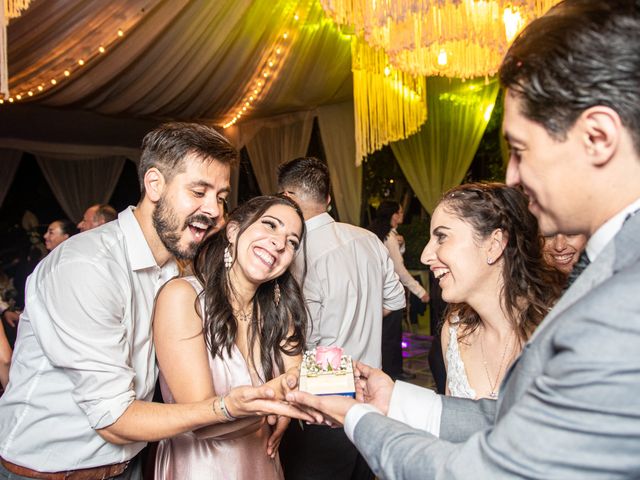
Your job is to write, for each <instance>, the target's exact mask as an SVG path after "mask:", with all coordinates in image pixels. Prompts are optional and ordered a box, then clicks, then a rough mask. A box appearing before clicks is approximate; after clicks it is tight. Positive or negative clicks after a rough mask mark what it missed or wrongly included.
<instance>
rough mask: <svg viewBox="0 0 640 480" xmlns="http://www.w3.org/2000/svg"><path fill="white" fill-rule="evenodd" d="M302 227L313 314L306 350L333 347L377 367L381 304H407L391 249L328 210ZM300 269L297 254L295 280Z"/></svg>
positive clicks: (306, 290)
mask: <svg viewBox="0 0 640 480" xmlns="http://www.w3.org/2000/svg"><path fill="white" fill-rule="evenodd" d="M305 225H306V227H307V234H306V239H305V243H306V252H307V276H306V278H305V280H304V296H305V300H306V302H307V307H308V308H309V313H310V316H311V321H310V331H309V332H308V335H307V348H309V349H313V348H315V347H316V346H318V345H326V346H329V345H336V346H339V347H342V348H344V350H345V353H347V354H349V355H351V356H352V357H353V359H355V360H360V361H362V362H364V363H366V364H368V365H371V366H374V367H376V368H379V367H380V365H381V364H382V353H381V349H382V347H381V345H382V311H383V308H384V309H387V310H400V309H401V308H404V306H405V298H404V288H403V287H402V284H401V283H400V281H399V280H398V275H397V274H396V273H395V272H394V269H393V262H392V261H391V258H389V252H388V251H387V249H386V248H385V246H384V245H383V244H382V242H381V241H380V240H379V239H378V237H376V236H375V235H374V234H373V233H372V232H370V231H368V230H365V229H364V228H360V227H356V226H353V225H349V224H346V223H337V222H336V221H335V220H334V219H333V218H332V217H331V216H330V215H329V214H328V213H322V214H320V215H317V216H315V217H313V218H310V219H309V220H307V221H306V222H305ZM301 269H302V256H301V255H299V256H298V257H297V258H296V261H295V264H294V270H293V271H294V274H295V275H296V277H297V278H300V275H301Z"/></svg>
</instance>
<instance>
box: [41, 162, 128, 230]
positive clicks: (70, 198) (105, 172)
mask: <svg viewBox="0 0 640 480" xmlns="http://www.w3.org/2000/svg"><path fill="white" fill-rule="evenodd" d="M36 159H37V160H38V165H40V168H41V170H42V173H44V176H45V178H46V179H47V183H48V184H49V186H50V187H51V190H52V191H53V194H54V196H55V197H56V199H57V200H58V202H59V203H60V206H61V207H62V209H63V210H64V212H65V213H66V214H67V216H68V217H69V219H71V220H72V221H74V222H78V221H80V219H81V218H82V215H83V214H84V211H85V210H86V209H87V207H89V206H91V205H93V204H96V203H106V202H108V201H109V198H111V195H112V194H113V190H114V189H115V187H116V183H117V182H118V179H119V178H120V174H121V173H122V168H123V166H124V162H125V158H124V157H120V156H116V157H103V158H84V159H74V160H64V159H61V158H59V157H56V156H49V155H42V154H36Z"/></svg>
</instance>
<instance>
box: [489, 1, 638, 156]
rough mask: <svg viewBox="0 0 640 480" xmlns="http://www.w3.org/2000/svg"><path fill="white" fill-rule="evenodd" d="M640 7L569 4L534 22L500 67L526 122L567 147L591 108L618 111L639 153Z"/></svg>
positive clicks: (611, 3)
mask: <svg viewBox="0 0 640 480" xmlns="http://www.w3.org/2000/svg"><path fill="white" fill-rule="evenodd" d="M638 32H640V2H638V1H634V0H607V1H606V2H605V1H593V0H566V1H564V2H561V3H559V4H558V5H556V6H555V7H553V8H552V9H551V10H549V12H548V13H547V14H546V15H544V16H543V17H540V18H538V19H536V20H534V21H533V22H531V23H530V24H529V25H528V26H527V27H526V28H525V29H524V30H523V31H522V33H521V34H520V35H519V36H518V37H517V38H516V40H515V41H514V42H513V44H512V45H511V47H510V48H509V50H508V52H507V54H506V56H505V59H504V61H503V63H502V65H501V66H500V70H499V73H498V74H499V77H500V82H501V83H502V85H503V86H504V87H506V88H508V89H509V90H510V91H512V92H514V93H515V94H516V95H517V96H518V97H519V98H520V99H521V100H522V107H521V108H522V112H521V113H522V114H523V115H524V116H525V117H527V118H528V119H530V120H532V121H534V122H537V123H539V124H540V125H542V126H543V127H544V128H545V130H546V131H547V132H548V133H549V135H551V136H552V137H553V138H555V139H556V140H559V141H563V140H564V139H565V138H566V133H567V131H568V130H569V129H570V128H571V127H572V126H573V125H574V123H575V121H576V120H577V119H578V117H579V116H580V114H581V113H582V112H583V111H584V110H586V109H588V108H590V107H593V106H596V105H602V106H608V107H610V108H612V109H613V110H615V111H616V112H617V113H618V115H619V116H620V119H621V121H622V124H623V125H624V126H625V127H626V128H627V129H628V130H629V132H630V134H631V136H632V138H633V143H634V145H635V148H636V151H640V55H639V54H638V52H640V35H639V34H638Z"/></svg>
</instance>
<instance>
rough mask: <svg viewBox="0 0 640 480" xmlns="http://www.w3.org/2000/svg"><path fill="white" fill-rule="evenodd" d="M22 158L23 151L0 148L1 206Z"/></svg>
mask: <svg viewBox="0 0 640 480" xmlns="http://www.w3.org/2000/svg"><path fill="white" fill-rule="evenodd" d="M21 158H22V152H20V151H18V150H7V149H4V148H0V206H2V203H3V202H4V198H5V197H6V196H7V192H8V191H9V187H11V183H12V182H13V177H14V176H15V175H16V170H18V165H20V159H21Z"/></svg>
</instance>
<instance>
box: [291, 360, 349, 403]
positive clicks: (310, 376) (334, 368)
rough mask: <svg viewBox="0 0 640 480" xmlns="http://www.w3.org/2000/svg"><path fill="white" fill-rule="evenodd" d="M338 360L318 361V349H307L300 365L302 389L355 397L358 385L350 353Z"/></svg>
mask: <svg viewBox="0 0 640 480" xmlns="http://www.w3.org/2000/svg"><path fill="white" fill-rule="evenodd" d="M341 350H342V349H340V355H339V357H338V358H339V362H340V363H339V365H338V364H337V361H334V362H333V365H332V363H331V362H327V361H324V362H322V361H320V362H318V361H316V350H309V351H306V352H305V353H304V355H303V359H302V364H301V365H300V387H299V389H300V391H301V392H309V393H313V394H314V395H343V396H346V397H355V395H356V386H355V382H354V377H353V364H352V362H351V356H350V355H342V354H341V353H342V352H341Z"/></svg>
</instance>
